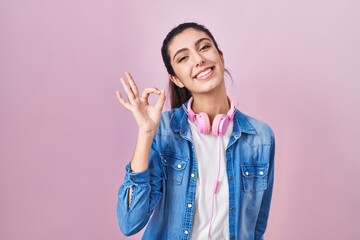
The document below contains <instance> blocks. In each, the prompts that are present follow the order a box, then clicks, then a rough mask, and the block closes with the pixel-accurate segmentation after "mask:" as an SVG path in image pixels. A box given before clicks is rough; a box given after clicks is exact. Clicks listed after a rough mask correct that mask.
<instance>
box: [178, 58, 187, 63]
mask: <svg viewBox="0 0 360 240" xmlns="http://www.w3.org/2000/svg"><path fill="white" fill-rule="evenodd" d="M185 59H186V57H181V58H180V59H179V61H178V62H179V63H180V62H182V61H185Z"/></svg>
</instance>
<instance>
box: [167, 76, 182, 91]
mask: <svg viewBox="0 0 360 240" xmlns="http://www.w3.org/2000/svg"><path fill="white" fill-rule="evenodd" d="M169 79H170V81H172V82H173V83H174V84H175V85H176V86H178V87H179V88H183V87H185V86H184V84H183V83H182V82H181V81H180V80H179V79H178V78H177V77H176V76H175V75H171V74H169Z"/></svg>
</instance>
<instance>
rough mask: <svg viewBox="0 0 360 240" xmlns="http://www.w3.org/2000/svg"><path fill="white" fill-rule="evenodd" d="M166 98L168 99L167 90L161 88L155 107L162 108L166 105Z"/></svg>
mask: <svg viewBox="0 0 360 240" xmlns="http://www.w3.org/2000/svg"><path fill="white" fill-rule="evenodd" d="M165 100H166V96H165V90H164V89H161V91H160V96H159V98H158V100H157V102H156V104H155V107H156V108H157V109H159V110H162V108H163V106H164V103H165Z"/></svg>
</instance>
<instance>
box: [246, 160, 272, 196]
mask: <svg viewBox="0 0 360 240" xmlns="http://www.w3.org/2000/svg"><path fill="white" fill-rule="evenodd" d="M268 171H269V165H268V164H267V165H243V166H241V174H242V182H243V188H244V192H258V191H264V190H265V189H266V188H267V181H268Z"/></svg>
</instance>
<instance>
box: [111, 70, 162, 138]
mask: <svg viewBox="0 0 360 240" xmlns="http://www.w3.org/2000/svg"><path fill="white" fill-rule="evenodd" d="M125 75H126V78H127V79H125V78H120V81H121V84H122V85H123V88H124V90H125V92H126V94H127V98H128V102H126V101H125V100H124V98H123V97H122V96H121V94H120V92H119V91H116V95H117V98H118V99H119V101H120V103H121V104H122V105H123V106H124V107H125V108H126V109H127V110H129V111H130V112H132V114H133V116H134V118H135V121H136V123H137V125H138V128H139V131H140V132H143V133H155V131H156V128H157V126H158V124H159V122H160V117H161V111H162V108H163V106H164V103H165V98H166V97H165V91H164V90H161V91H160V90H159V89H157V88H155V87H152V88H146V89H145V90H144V91H143V93H142V94H141V96H140V95H139V91H138V88H137V86H136V84H135V81H134V80H133V78H132V76H131V75H130V73H128V72H125ZM152 93H155V94H157V95H159V98H158V100H157V102H156V103H155V105H149V101H148V99H149V96H150V94H152Z"/></svg>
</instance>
